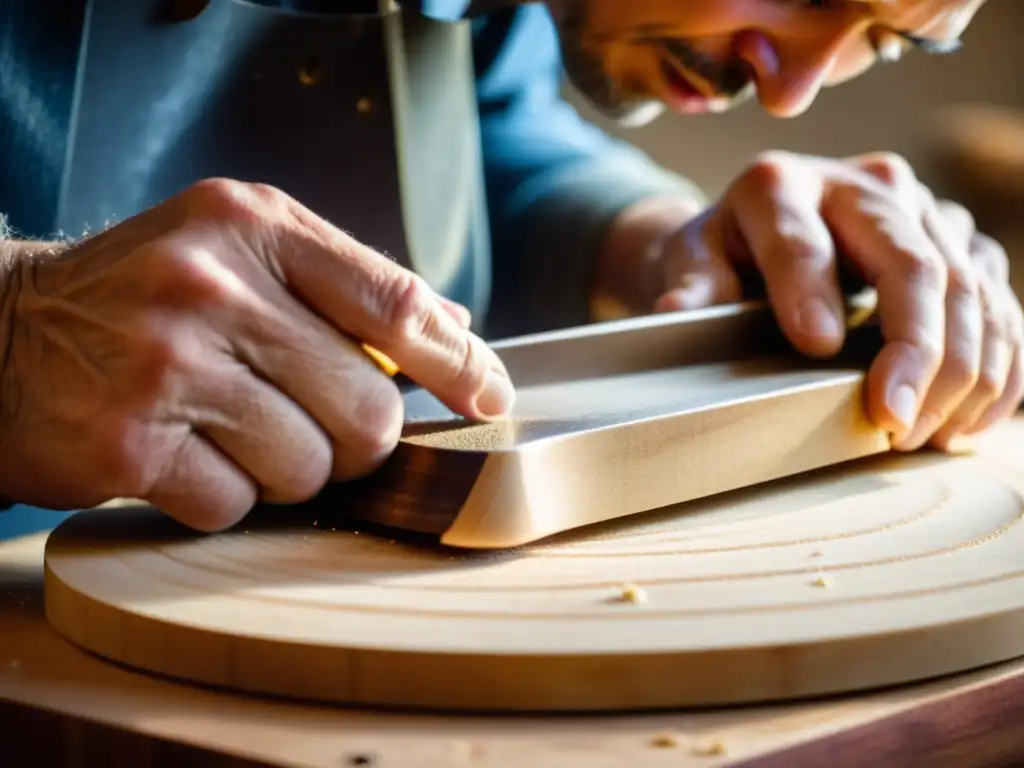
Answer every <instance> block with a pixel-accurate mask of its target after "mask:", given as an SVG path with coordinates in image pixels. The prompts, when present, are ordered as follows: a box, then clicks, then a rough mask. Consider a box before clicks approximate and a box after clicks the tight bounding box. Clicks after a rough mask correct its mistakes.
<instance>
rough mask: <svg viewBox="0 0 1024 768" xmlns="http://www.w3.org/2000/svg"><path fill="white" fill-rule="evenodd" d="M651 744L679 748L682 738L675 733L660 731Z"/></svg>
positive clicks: (665, 747)
mask: <svg viewBox="0 0 1024 768" xmlns="http://www.w3.org/2000/svg"><path fill="white" fill-rule="evenodd" d="M651 746H652V747H656V748H658V749H678V748H679V747H681V746H682V740H681V739H680V738H679V736H677V735H676V734H674V733H660V734H658V735H657V736H655V737H654V738H653V739H651Z"/></svg>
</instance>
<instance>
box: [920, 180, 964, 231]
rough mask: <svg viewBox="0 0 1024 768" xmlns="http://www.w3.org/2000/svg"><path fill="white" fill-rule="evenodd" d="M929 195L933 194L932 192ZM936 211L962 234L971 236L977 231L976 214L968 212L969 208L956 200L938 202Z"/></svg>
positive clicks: (936, 202)
mask: <svg viewBox="0 0 1024 768" xmlns="http://www.w3.org/2000/svg"><path fill="white" fill-rule="evenodd" d="M925 189H927V187H926V188H925ZM929 194H931V192H930V191H929ZM935 209H936V210H937V211H938V213H939V216H941V217H942V218H943V220H945V221H947V222H949V224H951V225H952V226H955V227H956V228H957V229H958V230H960V231H961V232H965V233H968V234H969V233H972V232H974V231H975V222H974V214H972V213H971V212H970V210H968V208H967V206H965V205H961V204H960V203H958V202H956V201H955V200H936V201H935Z"/></svg>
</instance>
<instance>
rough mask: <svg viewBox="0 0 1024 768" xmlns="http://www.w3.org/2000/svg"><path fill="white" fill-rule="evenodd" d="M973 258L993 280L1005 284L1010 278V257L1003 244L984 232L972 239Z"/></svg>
mask: <svg viewBox="0 0 1024 768" xmlns="http://www.w3.org/2000/svg"><path fill="white" fill-rule="evenodd" d="M971 257H972V259H973V260H974V261H975V262H976V263H978V264H980V265H981V267H982V268H983V269H984V270H985V271H986V272H988V274H990V275H991V276H992V277H993V278H995V279H996V280H999V281H1000V282H1005V281H1007V280H1008V279H1009V276H1010V257H1009V255H1008V254H1007V252H1006V249H1005V248H1004V247H1003V245H1002V243H1000V242H999V241H998V240H996V239H995V238H993V237H990V236H989V235H986V234H984V233H983V232H975V233H974V235H973V236H972V238H971Z"/></svg>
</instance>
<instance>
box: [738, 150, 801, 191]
mask: <svg viewBox="0 0 1024 768" xmlns="http://www.w3.org/2000/svg"><path fill="white" fill-rule="evenodd" d="M795 162H796V159H795V156H794V155H792V154H790V153H788V152H784V151H782V150H768V151H765V152H761V153H759V154H758V155H757V156H756V157H755V158H754V161H753V162H752V163H751V164H750V166H749V167H748V168H747V169H746V170H745V171H744V172H743V174H742V175H741V176H740V178H739V185H740V186H741V187H742V188H744V189H751V188H752V189H756V190H763V189H768V190H775V189H778V188H779V187H780V186H781V185H782V182H783V180H784V179H785V178H786V174H787V173H788V172H789V171H790V169H791V168H792V167H793V164H794V163H795Z"/></svg>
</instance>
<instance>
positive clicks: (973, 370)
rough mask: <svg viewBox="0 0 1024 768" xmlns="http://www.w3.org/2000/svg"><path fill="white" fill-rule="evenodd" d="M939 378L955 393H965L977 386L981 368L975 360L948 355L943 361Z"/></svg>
mask: <svg viewBox="0 0 1024 768" xmlns="http://www.w3.org/2000/svg"><path fill="white" fill-rule="evenodd" d="M939 376H940V377H941V378H942V379H943V380H944V381H946V382H948V383H949V386H950V387H951V388H952V389H953V390H955V391H956V392H957V393H967V392H970V391H971V390H973V389H974V388H975V386H977V384H978V380H979V378H980V377H981V368H980V365H979V362H978V361H977V360H974V359H972V358H968V357H966V356H964V355H950V356H948V357H947V358H946V359H945V360H944V361H943V363H942V368H941V370H940V373H939Z"/></svg>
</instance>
